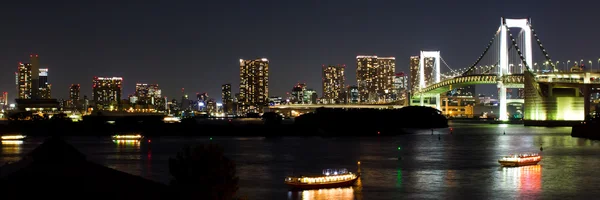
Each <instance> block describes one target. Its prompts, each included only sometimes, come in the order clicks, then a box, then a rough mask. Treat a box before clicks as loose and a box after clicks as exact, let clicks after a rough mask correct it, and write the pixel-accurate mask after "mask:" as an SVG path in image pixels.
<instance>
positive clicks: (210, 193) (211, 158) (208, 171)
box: [169, 144, 238, 200]
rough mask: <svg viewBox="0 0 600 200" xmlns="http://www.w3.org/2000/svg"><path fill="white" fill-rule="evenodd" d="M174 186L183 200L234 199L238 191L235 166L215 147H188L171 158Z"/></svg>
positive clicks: (220, 149)
mask: <svg viewBox="0 0 600 200" xmlns="http://www.w3.org/2000/svg"><path fill="white" fill-rule="evenodd" d="M169 172H170V173H171V175H172V176H173V178H174V179H173V180H171V187H173V190H174V191H176V192H177V193H178V194H179V195H180V197H181V198H182V199H211V200H231V199H234V197H235V194H236V192H237V190H238V177H237V176H236V171H235V164H234V163H233V161H231V160H230V159H228V158H227V157H225V156H224V155H223V149H222V148H221V147H219V146H218V145H216V144H208V145H200V146H195V147H189V146H187V147H185V148H183V150H182V151H181V152H179V153H178V154H177V156H176V157H175V158H170V159H169Z"/></svg>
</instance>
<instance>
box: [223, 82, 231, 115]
mask: <svg viewBox="0 0 600 200" xmlns="http://www.w3.org/2000/svg"><path fill="white" fill-rule="evenodd" d="M221 101H222V104H223V112H224V113H225V114H231V113H233V97H232V96H231V84H229V83H228V84H223V85H221Z"/></svg>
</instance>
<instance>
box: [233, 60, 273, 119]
mask: <svg viewBox="0 0 600 200" xmlns="http://www.w3.org/2000/svg"><path fill="white" fill-rule="evenodd" d="M268 103H269V60H268V59H266V58H259V59H255V60H243V59H240V97H239V99H238V104H239V107H240V109H241V111H242V112H246V113H247V112H262V109H263V108H264V107H265V106H268Z"/></svg>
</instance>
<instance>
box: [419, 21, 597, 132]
mask: <svg viewBox="0 0 600 200" xmlns="http://www.w3.org/2000/svg"><path fill="white" fill-rule="evenodd" d="M511 29H517V30H518V32H514V30H511ZM513 33H514V34H515V35H513ZM533 41H535V42H536V43H537V45H536V47H538V48H539V50H538V51H539V52H540V53H541V54H542V57H543V62H542V63H543V66H544V68H542V67H541V66H538V65H537V63H533V60H534V59H533V51H534V48H533V46H534V45H533ZM426 58H428V59H433V60H434V62H424V61H425V59H426ZM599 62H600V61H599ZM441 63H444V65H445V66H446V67H447V68H448V69H449V72H445V73H444V72H442V70H441ZM532 63H533V66H532ZM416 78H417V80H416V84H415V85H413V88H412V91H411V93H412V95H411V100H410V102H411V104H413V105H414V103H413V102H417V104H418V105H421V106H426V104H425V98H429V99H434V100H435V102H436V103H435V105H432V104H428V105H430V106H435V107H436V108H437V109H440V110H442V109H441V106H440V103H441V99H440V94H441V93H444V92H448V91H450V90H452V88H460V87H465V86H468V85H481V84H493V85H496V86H497V88H498V101H499V115H498V118H499V120H502V121H505V120H508V113H507V103H508V101H507V94H506V89H507V88H523V89H524V90H525V96H524V98H525V99H524V104H525V105H524V107H525V109H524V113H523V114H524V115H523V116H524V120H525V121H571V120H584V119H585V118H587V117H588V114H589V113H590V89H591V87H598V86H600V73H598V72H592V71H589V70H588V71H584V70H583V69H577V68H572V69H571V70H569V69H567V70H566V71H560V70H558V69H557V67H556V66H555V65H554V62H553V61H552V59H551V58H550V56H549V54H548V52H547V51H546V49H545V48H544V46H543V45H542V42H541V40H540V38H539V37H538V35H537V33H536V32H535V29H534V28H533V26H532V24H531V20H530V19H506V18H502V19H501V23H500V26H499V28H498V30H497V31H496V33H495V34H494V36H493V37H492V39H491V40H490V42H489V43H488V44H487V46H486V48H485V50H484V51H483V53H481V55H480V56H479V57H478V58H477V60H476V61H475V62H474V63H473V64H472V65H471V66H469V67H466V68H463V69H460V70H454V69H452V68H451V67H449V66H448V65H447V64H446V62H445V61H444V60H443V58H442V57H441V55H440V52H439V51H421V55H420V62H419V67H418V72H417V77H416Z"/></svg>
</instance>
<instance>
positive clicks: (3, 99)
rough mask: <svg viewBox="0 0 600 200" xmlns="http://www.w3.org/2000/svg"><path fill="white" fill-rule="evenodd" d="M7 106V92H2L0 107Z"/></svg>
mask: <svg viewBox="0 0 600 200" xmlns="http://www.w3.org/2000/svg"><path fill="white" fill-rule="evenodd" d="M7 105H8V92H2V96H1V97H0V107H3V106H7Z"/></svg>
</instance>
